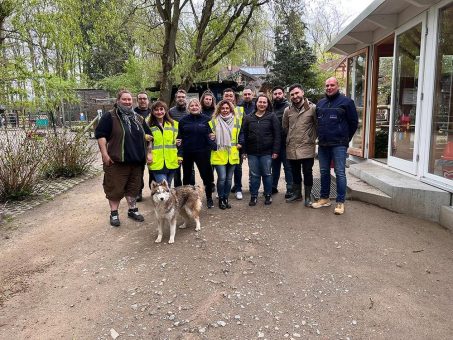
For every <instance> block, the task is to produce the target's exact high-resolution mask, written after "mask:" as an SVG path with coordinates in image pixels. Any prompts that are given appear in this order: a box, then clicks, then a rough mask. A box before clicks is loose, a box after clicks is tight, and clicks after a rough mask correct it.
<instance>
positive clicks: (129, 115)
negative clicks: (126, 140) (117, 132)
mask: <svg viewBox="0 0 453 340" xmlns="http://www.w3.org/2000/svg"><path fill="white" fill-rule="evenodd" d="M117 108H118V111H119V113H120V115H119V116H120V118H121V120H122V121H123V123H124V124H125V126H127V127H128V129H129V133H132V128H134V130H138V131H140V129H141V127H140V126H141V123H140V122H139V121H138V119H137V117H136V115H135V112H134V110H132V108H130V107H127V106H123V105H120V104H117Z"/></svg>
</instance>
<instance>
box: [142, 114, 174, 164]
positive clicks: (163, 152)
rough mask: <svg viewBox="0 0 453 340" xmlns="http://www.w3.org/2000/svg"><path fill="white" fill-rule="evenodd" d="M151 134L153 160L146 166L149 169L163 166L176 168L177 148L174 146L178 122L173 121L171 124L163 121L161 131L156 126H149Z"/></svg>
mask: <svg viewBox="0 0 453 340" xmlns="http://www.w3.org/2000/svg"><path fill="white" fill-rule="evenodd" d="M151 133H152V134H153V138H154V140H153V148H152V155H153V162H152V163H151V164H150V165H149V166H148V167H149V169H150V170H161V169H163V167H164V164H165V166H166V167H167V169H177V168H178V167H179V164H178V149H177V147H176V137H177V136H178V122H177V121H174V122H173V125H171V124H170V123H169V122H165V123H164V126H163V133H162V131H161V129H159V128H158V127H157V126H152V127H151Z"/></svg>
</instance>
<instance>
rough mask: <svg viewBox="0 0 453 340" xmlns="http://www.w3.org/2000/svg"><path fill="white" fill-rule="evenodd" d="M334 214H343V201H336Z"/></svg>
mask: <svg viewBox="0 0 453 340" xmlns="http://www.w3.org/2000/svg"><path fill="white" fill-rule="evenodd" d="M334 214H335V215H343V214H344V203H337V205H336V206H335V211H334Z"/></svg>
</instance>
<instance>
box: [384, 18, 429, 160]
mask: <svg viewBox="0 0 453 340" xmlns="http://www.w3.org/2000/svg"><path fill="white" fill-rule="evenodd" d="M421 32H422V23H420V24H418V25H417V26H414V27H412V28H411V29H409V30H407V31H405V32H404V33H402V34H400V35H399V36H398V37H397V40H396V56H395V67H396V73H395V87H394V92H395V95H394V96H395V101H394V108H393V122H392V124H393V130H392V149H391V153H392V156H394V157H397V158H401V159H404V160H407V161H411V162H412V161H413V159H414V143H415V120H416V113H417V93H418V74H419V66H420V50H421V41H422V35H421Z"/></svg>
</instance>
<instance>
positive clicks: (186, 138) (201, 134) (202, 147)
mask: <svg viewBox="0 0 453 340" xmlns="http://www.w3.org/2000/svg"><path fill="white" fill-rule="evenodd" d="M209 120H210V119H209V118H208V117H206V116H205V115H202V114H199V115H193V114H190V113H189V114H188V115H186V116H185V117H184V118H182V119H181V120H180V121H179V127H178V137H177V138H180V139H182V142H181V146H180V148H179V150H178V155H180V156H184V153H192V152H207V151H210V150H212V148H213V147H214V146H215V142H213V141H211V140H210V139H209V134H210V133H211V132H212V130H211V127H210V126H209Z"/></svg>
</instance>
